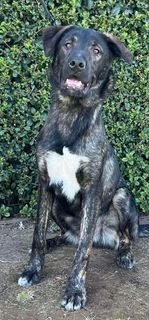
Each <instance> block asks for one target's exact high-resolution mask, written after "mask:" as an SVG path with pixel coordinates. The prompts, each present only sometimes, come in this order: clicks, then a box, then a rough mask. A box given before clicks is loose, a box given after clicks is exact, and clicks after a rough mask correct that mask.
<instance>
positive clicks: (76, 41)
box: [19, 26, 138, 310]
mask: <svg viewBox="0 0 149 320" xmlns="http://www.w3.org/2000/svg"><path fill="white" fill-rule="evenodd" d="M43 44H44V51H45V54H46V56H50V57H52V59H53V60H52V63H50V65H49V79H50V82H51V85H52V89H53V102H52V107H51V108H50V112H49V114H48V118H47V121H46V123H45V125H44V127H43V128H42V130H41V132H40V134H39V137H38V142H37V162H38V168H39V206H38V214H37V220H36V225H35V231H34V236H33V244H32V251H31V257H30V261H29V264H28V266H27V268H26V269H25V271H24V272H23V274H22V276H21V277H20V279H19V284H20V285H21V286H28V285H30V284H33V283H36V282H38V281H39V279H40V275H41V270H42V268H43V265H44V256H45V253H46V250H47V246H50V247H51V246H54V245H60V244H62V243H73V244H75V245H77V250H76V254H75V258H74V262H73V268H72V272H71V275H70V277H69V279H68V283H67V286H66V291H65V294H64V298H63V300H62V306H64V307H65V309H66V310H78V309H80V308H82V307H84V305H85V303H86V289H85V278H86V271H87V265H88V261H89V255H90V252H91V248H92V246H93V245H94V246H96V247H106V248H107V247H108V248H111V249H114V250H117V264H118V265H119V266H120V267H122V268H127V269H131V268H132V267H133V265H134V257H133V254H132V251H131V243H132V240H135V239H136V238H137V234H138V213H137V210H136V206H135V201H134V198H133V196H132V194H131V193H130V191H129V190H128V188H127V186H126V183H125V181H124V179H123V177H122V175H121V173H120V169H119V165H118V162H117V158H116V155H115V153H114V150H113V148H112V146H111V145H110V144H109V142H108V140H107V137H106V133H105V128H104V124H103V120H102V115H101V107H102V104H103V101H104V100H105V98H106V97H107V96H108V95H109V94H110V93H111V91H112V89H113V73H112V70H111V64H112V62H113V60H114V59H115V58H118V59H120V58H122V59H123V60H124V61H126V62H128V63H130V62H131V61H132V54H131V53H130V52H129V51H128V49H127V48H126V47H125V46H124V44H123V43H122V42H121V41H120V40H119V39H118V38H117V37H115V36H112V35H111V34H106V33H102V32H98V31H95V30H91V29H83V28H81V27H76V26H67V27H62V26H56V27H50V28H47V29H46V30H45V31H44V33H43ZM49 215H50V216H51V217H53V219H54V220H55V221H56V223H57V224H58V225H59V226H60V228H61V230H62V235H61V236H60V237H57V238H55V239H51V240H47V241H46V230H47V222H48V217H49Z"/></svg>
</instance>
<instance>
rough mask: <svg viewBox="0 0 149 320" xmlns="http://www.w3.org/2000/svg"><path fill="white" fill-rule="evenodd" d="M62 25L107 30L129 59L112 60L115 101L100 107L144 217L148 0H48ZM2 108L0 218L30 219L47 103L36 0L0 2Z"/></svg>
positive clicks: (41, 16) (39, 10) (42, 23)
mask: <svg viewBox="0 0 149 320" xmlns="http://www.w3.org/2000/svg"><path fill="white" fill-rule="evenodd" d="M47 3H48V5H49V6H50V7H52V12H53V14H54V15H55V16H56V18H57V20H59V21H61V22H62V24H79V25H82V26H84V27H92V28H96V29H97V30H99V29H100V30H103V31H108V32H111V33H113V34H115V35H117V36H119V37H120V38H121V39H122V40H123V41H125V42H126V43H127V45H128V47H129V48H130V50H131V51H132V52H133V53H134V56H135V62H134V63H133V64H132V65H131V66H128V65H125V64H123V62H116V63H115V73H116V78H117V81H116V85H115V91H114V95H113V97H111V98H110V99H109V100H108V102H107V103H106V104H105V106H104V116H105V122H106V127H107V133H108V135H109V139H110V140H111V142H112V144H113V145H114V147H115V149H116V151H117V155H118V157H119V160H120V163H121V165H122V170H123V172H124V175H125V177H126V179H127V181H128V184H129V185H130V187H131V189H132V190H133V192H134V193H135V195H136V199H137V204H138V207H139V209H140V211H142V212H147V209H148V207H147V196H148V193H149V184H148V183H147V174H148V171H149V165H148V163H147V158H148V150H147V142H148V138H149V137H148V129H147V128H148V123H147V122H148V121H147V120H148V119H147V116H148V115H147V111H148V110H147V92H146V91H147V77H146V69H147V59H146V58H147V54H148V46H147V28H146V25H147V18H146V12H147V4H146V1H131V0H130V1H119V2H118V1H114V0H110V1H103V0H101V1H78V0H67V1H48V0H47ZM0 6H1V18H2V23H1V28H0V42H1V47H2V57H1V58H0V68H1V70H2V75H1V79H2V91H1V96H2V103H1V108H0V139H1V143H0V170H1V175H0V188H1V191H0V199H1V203H2V206H1V211H0V214H1V217H8V216H14V215H16V214H17V215H22V216H29V217H30V216H34V215H35V212H36V203H37V169H36V159H35V141H36V137H37V134H38V132H39V129H40V127H41V125H42V124H43V122H44V119H45V117H46V113H47V108H48V106H49V104H50V85H49V83H48V81H47V76H46V69H47V62H48V61H47V59H46V58H45V57H44V54H43V50H42V41H41V30H42V29H43V28H44V27H46V26H48V25H49V24H50V23H49V22H48V21H47V20H46V18H45V16H44V12H43V9H42V7H41V5H40V1H38V0H36V1H30V0H20V1H18V0H16V1H13V0H7V1H5V0H1V4H0Z"/></svg>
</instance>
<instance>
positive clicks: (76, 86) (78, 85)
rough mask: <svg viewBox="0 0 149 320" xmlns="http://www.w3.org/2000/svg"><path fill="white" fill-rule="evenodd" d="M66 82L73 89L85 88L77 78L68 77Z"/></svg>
mask: <svg viewBox="0 0 149 320" xmlns="http://www.w3.org/2000/svg"><path fill="white" fill-rule="evenodd" d="M65 84H66V85H67V87H69V88H73V89H83V88H84V84H83V83H82V82H81V81H79V80H77V79H67V80H66V82H65Z"/></svg>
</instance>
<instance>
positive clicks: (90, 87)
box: [43, 26, 132, 98]
mask: <svg viewBox="0 0 149 320" xmlns="http://www.w3.org/2000/svg"><path fill="white" fill-rule="evenodd" d="M43 45H44V51H45V54H46V56H50V57H51V58H52V59H53V60H52V66H51V70H50V72H51V73H52V77H50V80H51V81H52V83H53V85H55V86H56V87H57V88H58V89H59V90H60V92H61V94H63V95H68V96H74V97H81V98H82V97H85V96H88V95H90V94H92V93H93V91H95V90H99V89H100V88H101V87H102V86H104V83H105V81H106V79H107V76H108V73H109V69H110V65H111V62H112V61H113V59H114V58H122V59H123V60H125V61H126V62H128V63H129V62H131V61H132V54H131V53H130V52H129V51H128V49H127V48H126V47H125V46H124V44H123V43H122V42H121V41H120V40H119V39H118V38H117V37H115V36H112V35H111V34H106V33H102V32H99V31H95V30H92V29H83V28H81V27H77V26H65V27H63V26H56V27H50V28H47V29H45V30H44V32H43Z"/></svg>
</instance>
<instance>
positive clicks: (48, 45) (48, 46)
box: [43, 26, 70, 56]
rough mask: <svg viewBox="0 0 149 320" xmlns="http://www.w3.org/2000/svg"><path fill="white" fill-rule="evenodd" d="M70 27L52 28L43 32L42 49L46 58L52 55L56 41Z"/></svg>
mask: <svg viewBox="0 0 149 320" xmlns="http://www.w3.org/2000/svg"><path fill="white" fill-rule="evenodd" d="M68 28H70V26H54V27H49V28H46V29H44V30H43V48H44V52H45V55H46V56H49V55H52V54H53V52H54V47H55V44H56V41H57V40H58V38H59V37H60V35H61V34H62V33H63V32H64V31H65V30H66V29H68Z"/></svg>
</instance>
